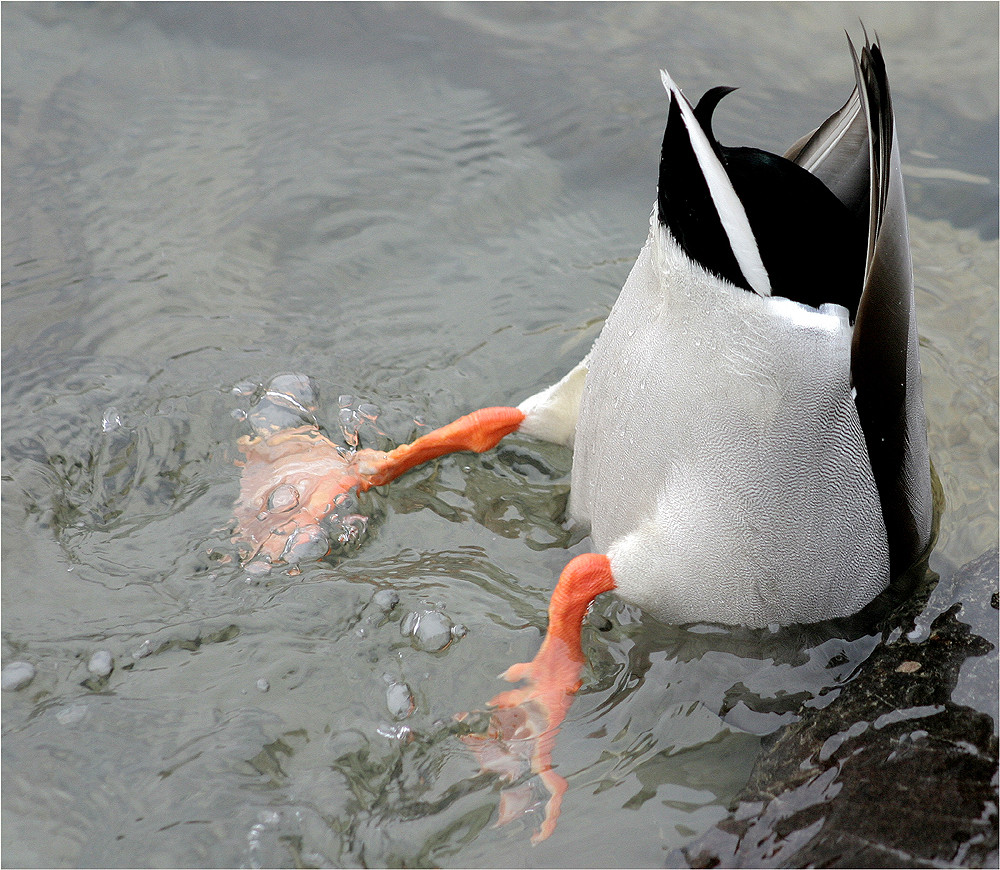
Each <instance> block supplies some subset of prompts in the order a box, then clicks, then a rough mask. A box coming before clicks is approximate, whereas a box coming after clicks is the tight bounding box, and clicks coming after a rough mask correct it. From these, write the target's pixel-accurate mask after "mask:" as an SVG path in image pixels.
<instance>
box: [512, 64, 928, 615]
mask: <svg viewBox="0 0 1000 870" xmlns="http://www.w3.org/2000/svg"><path fill="white" fill-rule="evenodd" d="M867 51H868V49H867V48H866V52H867ZM866 61H868V62H869V63H870V55H866ZM879 62H881V61H880V59H879ZM856 68H857V69H858V75H859V79H858V80H859V88H858V89H856V90H855V93H854V94H853V95H852V98H851V100H849V101H848V103H847V105H846V106H845V107H844V109H842V110H841V111H840V112H839V113H837V114H836V115H834V116H833V117H832V118H831V119H830V121H828V122H827V124H825V125H824V126H823V128H820V130H819V131H818V132H817V133H816V134H815V135H814V136H813V138H812V140H809V137H806V138H804V139H803V140H801V141H800V142H799V143H797V144H796V146H794V147H793V150H792V152H790V154H792V159H796V158H798V160H799V163H800V165H803V166H805V168H807V169H808V170H809V171H810V172H812V173H813V174H814V175H816V176H817V177H820V178H821V179H822V180H823V181H824V183H826V184H827V186H828V187H829V188H830V189H831V190H833V192H834V193H835V194H836V195H837V196H838V197H839V198H840V199H841V200H842V201H843V202H845V203H847V204H849V203H850V202H851V199H852V197H853V199H854V200H859V201H860V204H858V205H856V207H857V208H859V209H861V208H866V209H867V208H869V207H870V208H871V210H872V214H873V215H874V217H872V218H871V220H870V222H869V250H868V254H867V258H866V261H865V290H864V294H863V295H862V296H861V303H860V310H859V314H858V321H857V322H856V323H855V324H852V323H851V322H850V320H849V315H848V311H847V309H846V308H844V307H842V306H841V305H833V304H831V305H822V306H821V308H820V309H816V308H812V307H810V306H808V305H804V304H800V303H798V302H793V301H791V300H790V299H787V298H781V297H778V296H771V295H768V294H769V293H770V288H769V287H768V286H767V276H766V274H765V275H764V276H763V279H761V278H759V277H758V278H756V279H750V277H749V275H750V272H751V271H752V270H753V271H754V272H755V274H756V275H758V276H759V275H760V274H761V273H760V272H759V267H760V259H759V258H757V259H755V260H753V257H754V256H755V252H754V251H751V252H750V253H751V255H752V256H751V259H752V260H753V262H750V264H749V266H745V265H744V261H742V260H741V262H740V267H741V268H742V270H743V274H745V275H747V276H748V281H749V283H751V284H752V286H753V287H754V289H755V290H757V292H749V291H748V290H747V289H744V288H742V287H737V286H734V284H732V283H730V282H729V281H727V280H725V279H723V278H720V277H718V276H717V275H716V274H713V273H712V272H710V271H707V270H706V269H705V268H703V267H702V265H700V264H699V263H698V262H695V261H694V260H693V259H692V258H691V257H690V256H688V254H687V253H686V252H685V251H684V250H683V249H682V248H681V246H680V245H679V244H678V243H677V241H675V239H674V238H673V236H672V235H671V233H670V231H669V230H668V229H667V228H666V227H665V226H664V225H663V223H662V222H661V221H660V220H658V219H657V218H658V215H657V209H656V208H654V211H653V215H652V218H651V221H650V234H649V238H648V240H647V242H646V244H645V246H644V247H643V249H642V251H641V253H640V254H639V257H638V260H637V261H636V264H635V266H634V267H633V269H632V272H631V274H630V275H629V277H628V280H627V281H626V283H625V286H624V288H623V290H622V293H621V295H620V297H619V298H618V300H617V302H616V303H615V306H614V308H613V310H612V311H611V314H610V315H609V317H608V319H607V321H606V323H605V325H604V328H603V330H602V332H601V334H600V336H599V338H598V339H597V342H596V343H595V345H594V347H593V349H592V350H591V352H590V353H589V354H588V356H587V358H586V359H585V360H584V361H583V362H582V363H581V364H580V365H579V366H577V367H576V368H575V369H574V370H573V371H572V372H570V373H569V374H568V375H567V376H566V377H565V378H564V379H563V380H562V381H560V382H559V383H558V384H556V385H554V386H553V387H550V388H548V389H547V390H544V391H542V392H541V393H539V394H537V395H535V396H532V397H531V398H529V399H528V400H526V401H525V402H523V403H522V404H521V405H520V406H519V407H520V410H521V411H523V412H524V413H525V415H526V416H525V421H524V423H523V424H522V425H521V431H522V432H525V433H527V434H532V435H536V436H538V437H541V438H545V439H547V440H552V441H557V442H561V443H566V444H573V447H574V454H573V474H572V492H571V497H570V512H571V514H572V516H573V518H575V519H577V520H579V521H581V522H585V523H588V524H589V525H590V527H591V533H592V538H593V542H594V547H595V550H596V551H597V552H599V553H604V554H606V555H607V556H608V558H609V560H610V565H611V570H612V573H613V575H614V582H615V585H616V591H617V593H618V594H619V595H621V596H622V597H623V598H625V599H627V600H630V601H632V602H635V603H637V604H639V605H640V606H641V607H643V608H644V609H646V610H648V611H649V612H651V613H653V614H655V615H656V616H658V617H659V618H661V619H664V620H666V621H670V622H675V623H676V622H681V623H683V622H692V621H703V620H707V621H718V622H725V623H741V624H745V625H750V626H763V625H766V624H769V623H774V622H778V623H789V622H813V621H818V620H823V619H829V618H833V617H839V616H845V615H848V614H851V613H854V612H856V611H857V610H859V609H860V608H861V607H863V606H864V605H865V604H867V603H868V602H869V601H870V600H871V599H872V598H873V597H874V596H875V595H877V594H878V593H879V592H881V591H882V590H883V589H884V588H885V587H886V585H887V584H888V582H889V579H890V569H891V559H890V550H891V546H892V544H893V542H894V541H897V544H896V546H897V551H905V552H901V555H900V554H897V558H896V563H897V564H901V563H902V562H903V561H905V560H907V559H909V560H911V561H912V558H913V557H914V555H916V553H917V552H919V550H921V549H923V548H924V547H925V546H926V545H927V543H928V540H929V535H930V521H931V497H930V480H929V467H928V460H927V448H926V434H925V428H924V416H923V403H922V397H921V390H920V372H919V361H918V354H917V344H916V325H915V318H914V316H913V310H912V308H913V306H912V279H911V275H910V271H909V269H910V264H909V248H908V242H907V237H906V225H905V206H904V204H903V197H902V180H901V176H900V172H899V165H898V158H897V151H898V147H897V146H896V143H895V137H894V135H893V133H892V131H891V109H889V110H888V111H889V112H890V116H889V119H888V123H889V125H890V126H889V129H888V130H887V131H886V130H882V131H875V132H874V133H873V132H872V123H873V121H872V120H870V119H872V118H873V117H874V118H877V117H878V116H877V114H876V115H874V116H873V115H871V114H869V106H868V99H867V96H868V95H867V94H866V90H865V87H864V86H863V82H862V71H861V66H860V64H859V62H858V61H857V58H856ZM665 84H666V85H667V87H668V90H669V91H671V93H672V96H673V97H674V99H676V100H678V102H680V101H683V99H684V98H683V97H682V96H681V95H680V91H679V90H676V88H675V86H673V85H672V82H670V81H669V79H668V78H666V77H665ZM887 93H888V92H887V85H886V97H887ZM862 95H864V96H862ZM873 102H874V101H873ZM683 105H684V106H685V111H686V112H687V113H688V114H687V115H685V116H684V118H685V120H686V121H688V119H689V117H690V112H691V109H690V106H689V105H687V104H686V101H684V103H683ZM883 111H885V109H883ZM883 120H884V119H883ZM688 127H689V128H690V129H689V132H691V134H692V138H697V137H698V136H699V135H701V133H700V131H699V129H697V125H693V126H692V125H691V124H690V123H688ZM880 133H881V134H882V135H886V134H887V135H888V137H890V141H891V144H892V148H891V152H883V151H882V150H881V147H880V146H879V145H878V139H879V134H880ZM702 138H704V136H702ZM807 140H809V141H807ZM707 141H708V140H707V139H706V140H705V142H707ZM705 142H698V143H694V150H695V151H697V150H698V147H699V146H700V147H702V150H703V151H704V147H705ZM873 143H875V144H873ZM708 159H709V160H711V159H712V158H711V155H709V158H708ZM698 160H699V163H701V162H702V160H703V158H702V157H701V156H699V157H698ZM861 163H863V164H867V171H861V170H859V169H858V165H859V164H861ZM702 168H703V170H704V171H705V172H706V174H712V173H715V175H714V177H713V178H711V179H710V181H709V185H710V186H711V185H712V184H716V185H720V184H722V185H723V186H724V185H725V184H726V183H727V179H726V176H725V171H724V170H722V169H721V164H719V165H718V166H715V165H713V166H707V167H706V166H703V167H702ZM862 168H863V169H864V168H865V167H862ZM661 172H662V169H661ZM720 172H721V179H720V176H719V173H720ZM851 173H854V176H853V181H852V180H851V178H848V179H847V180H845V178H844V176H845V174H847V175H850V174H851ZM859 178H860V179H861V183H863V189H862V190H860V191H858V190H857V189H856V188H857V186H858V183H859V181H858V179H859ZM661 180H662V176H661ZM838 185H840V187H841V188H842V189H843V190H842V191H838V189H837V187H838ZM730 192H731V191H730ZM712 196H713V199H714V202H715V203H716V205H717V207H718V208H719V209H720V210H721V209H725V208H730V206H729V205H725V204H722V197H720V196H719V195H718V194H716V192H715V191H712ZM734 196H735V194H733V197H734ZM729 201H730V202H731V201H732V197H731V198H730V200H729ZM736 202H737V206H738V205H739V202H738V200H736ZM740 210H742V209H741V207H740ZM865 214H867V212H865ZM740 220H742V221H743V224H744V227H743V228H741V226H736V228H735V229H732V228H730V227H728V226H727V227H726V232H727V233H728V235H729V239H730V241H731V243H732V247H733V250H734V252H737V259H738V260H739V259H740V257H741V255H740V253H739V252H738V247H739V246H740V245H741V244H742V245H743V248H744V249H747V248H748V247H749V248H752V247H753V245H754V240H753V238H752V235H751V236H750V237H749V242H748V243H747V237H746V233H747V232H749V226H746V218H745V216H742V217H741V216H740V215H737V216H736V219H735V222H736V224H739V221H740ZM723 223H724V224H725V221H723ZM740 233H743V236H742V237H741V236H740ZM861 241H862V243H863V238H862V239H861ZM744 252H745V250H744ZM859 253H860V252H859ZM817 268H823V266H822V264H817ZM761 285H762V286H761ZM758 288H759V289H758ZM866 306H867V310H868V311H869V313H867V314H866ZM870 311H875V312H876V313H875V314H871V313H870ZM886 312H888V313H886ZM875 345H877V347H874V346H875ZM873 347H874V350H873ZM865 353H867V354H868V357H869V359H871V360H874V361H875V362H874V364H872V363H869V368H870V369H872V370H874V369H875V367H876V366H881V365H882V362H881V358H882V357H885V358H886V360H887V363H886V365H885V368H886V370H887V371H893V370H895V369H899V370H900V371H902V372H903V376H901V377H900V380H901V381H904V382H903V383H899V384H898V385H896V384H894V383H889V385H888V386H885V385H884V383H883V382H884V381H885V380H886V377H887V375H885V374H884V373H882V372H880V371H875V373H874V375H872V374H869V372H868V370H865V371H864V372H862V377H861V378H860V380H861V381H862V382H863V386H862V388H863V389H865V390H867V391H868V392H867V393H866V396H867V397H868V398H869V399H870V398H871V395H872V393H874V392H877V391H883V390H884V391H885V396H884V401H885V402H886V403H888V405H889V406H890V407H889V409H888V410H887V411H886V412H885V419H881V418H878V417H877V415H875V416H873V414H872V413H871V412H868V415H869V418H871V419H873V420H874V422H869V424H868V425H869V427H870V429H872V430H875V429H876V427H882V428H881V429H880V430H879V431H878V432H874V434H873V431H869V432H867V433H866V431H865V430H864V426H863V424H862V420H861V419H860V418H859V411H858V404H857V400H856V397H857V389H856V388H857V387H859V383H858V381H859V374H858V366H859V362H858V361H859V359H862V358H864V355H865ZM852 367H853V371H852ZM873 378H874V384H872V383H871V381H872V379H873ZM879 378H882V381H879ZM889 380H891V377H890V378H889ZM879 413H881V411H879ZM879 432H881V434H879ZM866 435H867V439H866ZM887 438H888V439H892V440H893V441H894V443H893V444H892V445H890V449H891V450H895V451H896V452H897V453H898V456H896V457H895V465H894V466H893V467H892V468H890V469H889V472H888V473H887V472H886V471H885V469H884V463H883V467H882V471H881V473H882V475H883V476H884V477H887V478H888V477H892V478H893V479H892V480H888V481H885V480H884V481H883V482H882V483H881V484H879V483H877V481H876V474H875V472H874V471H873V462H872V459H871V456H870V446H869V445H870V444H871V442H872V441H873V440H874V441H876V442H882V441H885V440H886V439H887ZM897 495H898V496H899V497H900V499H901V500H902V501H904V502H906V503H904V504H900V505H899V508H898V510H899V512H900V516H892V519H893V523H894V524H895V527H894V528H892V529H889V530H887V523H886V519H885V516H886V514H887V511H888V512H891V511H892V510H893V507H892V506H891V505H890V504H889V503H888V502H889V499H890V497H894V496H897ZM896 527H905V531H902V532H900V531H899V529H898V528H896ZM903 538H905V541H903V542H902V543H898V542H899V541H900V540H901V539H903ZM907 564H908V562H907Z"/></svg>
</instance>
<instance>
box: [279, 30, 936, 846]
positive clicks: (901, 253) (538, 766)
mask: <svg viewBox="0 0 1000 870" xmlns="http://www.w3.org/2000/svg"><path fill="white" fill-rule="evenodd" d="M848 42H849V47H850V51H851V56H852V58H853V62H854V73H855V78H856V86H855V88H854V91H853V93H852V94H851V96H850V98H849V99H848V100H847V102H846V103H845V104H844V106H843V107H842V108H841V109H840V110H839V111H837V112H835V113H834V114H833V115H831V116H830V117H829V118H828V119H827V120H826V121H824V122H823V123H822V124H821V125H820V126H819V127H818V128H817V129H816V130H815V131H813V132H812V133H809V134H808V135H806V136H803V137H802V138H801V139H800V140H799V141H797V142H796V143H795V144H794V145H793V146H792V147H791V148H790V149H789V150H788V151H787V152H786V154H785V155H784V156H778V155H776V154H771V153H768V152H766V151H762V150H758V149H756V148H747V147H730V146H726V145H722V144H720V143H719V142H718V140H717V139H716V138H715V135H714V133H713V132H712V116H713V112H714V111H715V109H716V107H717V106H718V104H719V102H720V100H722V99H723V98H724V97H725V96H726V94H727V93H729V91H730V90H732V89H730V88H713V89H712V90H709V91H708V92H707V93H706V94H705V95H704V96H703V97H702V98H701V99H700V101H699V102H698V103H697V105H692V104H691V103H690V102H689V101H688V99H687V98H686V97H685V95H684V94H683V93H682V91H681V90H680V88H678V86H677V85H676V84H675V83H674V81H673V80H672V79H671V78H670V76H669V75H668V74H667V73H666V72H661V77H662V81H663V86H664V88H665V90H666V93H667V97H668V109H667V124H666V129H665V132H664V136H663V142H662V149H661V156H660V164H659V178H658V185H657V194H656V201H655V204H654V206H653V210H652V214H651V216H650V222H649V236H648V238H647V240H646V243H645V245H644V246H643V248H642V250H641V251H640V253H639V256H638V259H637V260H636V263H635V265H634V266H633V268H632V271H631V273H630V274H629V276H628V279H627V280H626V282H625V285H624V287H623V289H622V292H621V295H620V296H619V297H618V300H617V302H616V303H615V305H614V307H613V309H612V311H611V313H610V315H609V316H608V318H607V321H606V323H605V324H604V327H603V330H602V331H601V333H600V336H599V337H598V339H597V341H596V342H595V344H594V346H593V347H592V349H591V350H590V352H589V353H588V354H587V356H586V357H585V359H584V360H583V361H582V362H581V363H580V364H579V365H577V366H576V367H575V368H574V369H573V370H572V371H570V372H569V373H568V374H567V375H566V376H565V377H564V378H563V379H562V380H561V381H559V382H558V383H556V384H554V385H553V386H551V387H549V388H548V389H546V390H543V391H542V392H540V393H538V394H536V395H533V396H531V397H529V398H528V399H526V400H525V401H523V402H522V403H521V404H520V405H519V406H518V407H516V408H512V407H509V408H485V409H482V410H479V411H476V412H473V413H472V414H470V415H467V416H466V417H462V418H460V419H459V420H456V421H455V422H454V423H451V424H449V425H448V426H445V427H443V428H442V429H439V430H435V431H434V432H431V433H429V434H428V435H425V436H423V437H422V438H419V439H417V440H416V441H414V442H413V443H411V444H406V445H403V446H401V447H399V448H396V449H395V450H393V451H390V452H388V453H380V452H377V451H372V450H361V451H359V452H357V453H356V454H354V455H353V457H352V458H351V459H350V461H349V462H347V463H345V464H344V465H343V467H338V468H337V470H336V471H335V472H334V473H333V475H332V477H329V478H328V479H327V485H328V487H329V488H330V492H331V493H334V494H335V491H343V490H345V489H347V488H350V487H356V488H357V489H362V490H363V489H367V488H369V487H371V486H378V485H381V484H384V483H387V482H388V481H390V480H392V479H393V478H395V477H397V476H398V475H399V474H401V473H403V472H404V471H406V470H407V469H409V468H412V467H413V466H414V465H417V464H418V463H420V462H423V461H426V460H428V459H431V458H434V457H437V456H440V455H442V454H444V453H448V452H452V451H456V450H474V451H478V452H481V451H484V450H488V449H490V448H491V447H493V446H495V445H496V444H497V443H498V442H499V441H500V439H501V438H503V437H504V436H506V435H508V434H510V433H512V432H520V433H522V434H524V435H529V436H533V437H536V438H540V439H544V440H547V441H552V442H557V443H560V444H565V445H567V446H571V447H572V449H573V468H572V486H571V496H570V503H569V511H570V514H571V515H572V517H573V519H575V520H576V521H578V522H580V523H585V524H587V525H588V526H589V527H590V530H591V540H592V542H593V553H591V554H586V555H582V556H577V557H576V558H574V559H573V560H572V561H570V562H569V563H568V565H567V566H566V568H565V569H564V570H563V572H562V575H561V576H560V578H559V581H558V584H557V585H556V588H555V591H554V593H553V595H552V599H551V603H550V605H549V627H548V632H547V635H546V637H545V640H544V641H543V643H542V647H541V649H540V651H539V653H538V655H537V656H536V657H535V659H534V660H533V661H532V662H528V663H524V664H519V665H515V666H513V667H512V668H510V669H509V670H508V671H507V672H506V674H505V676H506V677H507V678H508V679H510V680H512V681H516V680H524V681H525V684H524V685H523V686H521V687H519V688H515V689H513V690H511V691H508V692H505V693H502V694H501V695H498V696H497V697H496V698H494V699H493V701H492V702H491V703H492V705H493V706H494V707H495V708H497V709H496V713H495V714H494V727H493V730H492V731H491V733H490V734H489V735H487V736H485V737H478V738H477V737H475V736H470V737H469V738H467V742H468V743H469V745H471V746H472V747H473V748H474V749H476V748H477V747H478V749H480V750H483V749H484V747H485V746H486V745H487V744H490V743H492V744H496V743H497V742H498V741H503V740H509V739H510V738H512V737H516V738H528V744H527V745H529V746H530V747H531V749H530V753H531V757H530V761H531V764H532V767H533V769H534V771H535V772H536V773H538V774H540V775H541V777H542V780H543V782H544V783H545V785H546V787H547V789H548V791H549V793H550V798H549V800H548V803H547V806H546V812H545V819H544V821H543V823H542V825H541V829H540V830H539V832H538V833H537V834H536V835H535V837H534V838H533V839H534V840H536V841H537V840H539V839H542V838H544V837H546V836H548V835H549V834H550V833H551V832H552V830H553V829H554V826H555V821H556V818H557V817H558V813H559V803H560V800H561V797H562V794H563V792H564V791H565V788H566V783H565V780H563V779H562V777H560V776H558V775H557V774H556V773H555V772H554V771H553V770H552V766H551V759H550V753H551V748H552V745H553V744H552V741H553V740H554V736H555V733H556V731H557V730H558V725H559V723H560V722H561V721H562V719H563V718H564V717H565V714H566V711H567V709H568V708H569V706H570V704H571V703H572V697H573V694H574V693H575V692H576V690H577V689H578V688H579V685H580V673H581V669H582V664H583V661H584V657H583V653H582V650H581V644H580V630H581V624H582V620H583V618H584V616H585V614H586V611H587V608H588V606H589V605H590V603H591V602H592V601H593V599H594V598H595V597H596V596H597V595H599V594H601V593H603V592H609V591H614V592H615V594H617V595H619V596H620V597H621V598H623V599H625V600H627V601H630V602H633V603H635V604H637V605H639V606H640V607H642V608H643V609H644V610H647V611H648V612H650V613H651V614H653V615H655V616H656V617H658V618H659V619H661V620H665V621H669V622H674V623H690V622H695V621H698V622H704V621H710V622H719V623H727V624H742V625H747V626H765V625H768V624H773V623H781V624H786V623H792V622H799V623H803V622H815V621H819V620H826V619H830V618H835V617H841V616H846V615H849V614H852V613H854V612H856V611H858V610H859V609H860V608H862V607H863V606H865V605H866V604H867V603H868V602H870V601H871V600H872V599H873V598H874V597H875V596H876V595H878V594H879V593H880V592H881V591H882V590H884V589H885V588H886V586H887V585H888V583H889V581H890V578H892V577H894V576H895V575H897V574H899V573H900V572H902V571H904V570H905V569H906V568H907V567H909V566H910V565H911V564H912V563H913V562H914V561H915V560H916V559H917V557H918V556H919V555H920V554H921V553H922V552H923V551H924V550H925V549H926V548H927V547H928V545H929V541H930V534H931V520H932V497H931V484H930V466H929V458H928V448H927V436H926V424H925V418H924V407H923V398H922V392H921V380H920V363H919V357H918V344H917V329H916V319H915V311H914V300H913V283H912V267H911V261H910V252H909V242H908V236H907V226H906V208H905V203H904V197H903V180H902V175H901V171H900V162H899V146H898V144H897V140H896V133H895V127H894V118H893V111H892V101H891V98H890V92H889V83H888V80H887V76H886V69H885V63H884V60H883V56H882V52H881V50H880V47H879V45H878V43H877V41H876V42H874V43H873V42H870V41H868V40H867V39H866V44H865V45H864V46H863V48H862V49H861V51H860V53H859V52H858V51H857V50H856V49H855V46H854V45H853V43H851V42H850V40H848ZM262 497H263V496H262ZM331 498H332V496H331ZM329 500H330V499H327V498H325V497H324V498H322V499H319V500H318V501H320V502H326V501H329ZM484 754H485V753H484ZM501 820H503V812H501Z"/></svg>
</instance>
